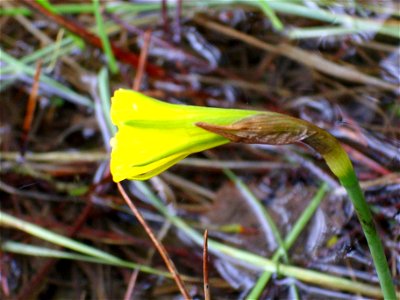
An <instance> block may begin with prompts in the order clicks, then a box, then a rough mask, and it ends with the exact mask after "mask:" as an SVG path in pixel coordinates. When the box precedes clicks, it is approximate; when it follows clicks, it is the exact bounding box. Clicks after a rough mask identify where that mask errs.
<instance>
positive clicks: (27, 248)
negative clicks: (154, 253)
mask: <svg viewBox="0 0 400 300" xmlns="http://www.w3.org/2000/svg"><path fill="white" fill-rule="evenodd" d="M1 250H2V251H4V252H11V253H17V254H22V255H30V256H35V257H46V258H59V259H69V260H79V261H85V262H90V263H97V264H105V265H111V266H119V267H124V268H130V269H136V268H138V269H140V270H141V271H143V272H146V273H149V274H154V275H159V276H164V277H167V278H171V274H170V273H168V272H165V271H160V270H157V269H154V268H151V267H148V266H145V265H140V264H136V263H132V262H129V261H124V260H119V261H118V262H117V261H108V260H104V259H101V258H98V257H94V256H88V255H81V254H77V253H73V252H66V251H61V250H55V249H50V248H46V247H41V246H35V245H30V244H25V243H18V242H14V241H6V242H4V243H2V244H1Z"/></svg>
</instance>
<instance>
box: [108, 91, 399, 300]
mask: <svg viewBox="0 0 400 300" xmlns="http://www.w3.org/2000/svg"><path fill="white" fill-rule="evenodd" d="M111 119H112V122H113V123H114V124H115V125H116V126H117V127H118V132H117V134H116V135H115V137H114V138H113V139H112V140H111V145H112V152H111V173H112V175H113V179H114V181H116V182H119V181H121V180H123V179H140V180H144V179H148V178H150V177H152V176H155V175H157V174H159V173H161V172H162V171H164V170H166V169H167V168H169V167H170V166H172V165H173V164H175V163H176V162H178V161H179V160H181V159H183V158H185V157H186V156H188V155H189V154H191V153H194V152H199V151H203V150H206V149H209V148H212V147H216V146H219V145H222V144H225V143H228V142H230V141H232V142H241V143H250V144H273V145H282V144H291V143H296V142H303V143H305V144H307V145H309V146H311V147H312V148H314V149H315V150H316V151H317V152H319V153H320V154H321V156H322V157H323V158H324V159H325V161H326V163H327V164H328V166H329V168H330V169H331V171H332V172H333V173H334V174H335V175H336V176H337V177H338V178H339V180H340V182H341V183H342V185H343V186H344V187H345V189H346V190H347V192H348V194H349V197H350V199H351V200H352V202H353V204H354V207H355V210H356V212H357V215H358V216H359V218H360V220H361V225H362V227H363V230H364V233H365V236H366V239H367V241H368V245H369V247H370V249H371V254H372V257H373V260H374V263H375V266H376V270H377V273H378V277H379V280H380V283H381V287H382V289H383V294H384V296H385V297H384V298H385V299H386V298H387V299H394V298H396V294H395V291H394V286H393V281H392V279H391V274H390V271H389V268H388V264H387V260H386V257H385V254H384V251H383V247H382V244H381V242H380V239H379V236H378V234H377V231H376V229H375V226H374V222H373V219H372V214H371V212H370V210H369V207H368V204H367V203H366V202H365V199H364V196H363V193H362V191H361V188H360V186H359V183H358V180H357V177H356V175H355V172H354V169H353V166H352V164H351V161H350V159H349V158H348V156H347V154H346V152H345V151H344V150H343V148H342V147H341V145H340V143H339V142H338V141H337V140H336V139H335V138H334V137H333V136H332V135H330V134H329V133H328V132H326V131H324V130H322V129H321V128H318V127H317V126H315V125H313V124H311V123H309V122H306V121H304V120H300V119H296V118H293V117H290V116H286V115H282V114H278V113H273V112H258V111H251V110H237V109H218V108H206V107H197V106H185V105H174V104H168V103H165V102H161V101H158V100H155V99H152V98H150V97H146V96H144V95H142V94H140V93H137V92H134V91H130V90H122V89H121V90H118V91H116V92H115V94H114V97H113V98H112V106H111Z"/></svg>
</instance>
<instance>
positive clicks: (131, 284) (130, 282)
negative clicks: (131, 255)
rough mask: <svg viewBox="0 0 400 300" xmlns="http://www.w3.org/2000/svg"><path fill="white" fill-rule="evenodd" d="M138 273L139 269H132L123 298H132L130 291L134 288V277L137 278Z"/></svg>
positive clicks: (125, 299)
mask: <svg viewBox="0 0 400 300" xmlns="http://www.w3.org/2000/svg"><path fill="white" fill-rule="evenodd" d="M138 274H139V269H135V270H133V271H132V274H131V277H130V279H129V284H128V288H127V289H126V292H125V295H124V300H130V299H132V293H133V290H134V288H135V284H136V279H137V276H138Z"/></svg>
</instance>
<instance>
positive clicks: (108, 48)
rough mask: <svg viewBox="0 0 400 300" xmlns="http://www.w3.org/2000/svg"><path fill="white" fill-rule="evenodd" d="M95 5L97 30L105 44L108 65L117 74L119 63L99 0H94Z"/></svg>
mask: <svg viewBox="0 0 400 300" xmlns="http://www.w3.org/2000/svg"><path fill="white" fill-rule="evenodd" d="M93 6H94V15H95V17H96V23H97V31H98V34H99V36H100V40H101V43H102V44H103V49H104V52H105V54H106V56H107V62H108V66H109V67H110V70H111V72H112V73H113V74H116V73H117V72H118V65H117V62H116V60H115V57H114V53H113V51H112V48H111V44H110V41H109V40H108V36H107V32H106V30H105V28H104V21H103V17H102V16H101V12H100V3H99V0H93Z"/></svg>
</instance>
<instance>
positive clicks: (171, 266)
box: [117, 182, 190, 299]
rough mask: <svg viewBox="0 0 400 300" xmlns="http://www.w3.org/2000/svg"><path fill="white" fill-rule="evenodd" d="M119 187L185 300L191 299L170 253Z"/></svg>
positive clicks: (119, 186)
mask: <svg viewBox="0 0 400 300" xmlns="http://www.w3.org/2000/svg"><path fill="white" fill-rule="evenodd" d="M117 186H118V190H119V192H120V193H121V195H122V197H123V198H124V200H125V201H126V203H127V204H128V206H129V208H130V209H131V210H132V212H133V214H134V215H135V217H136V218H137V219H138V221H139V222H140V224H142V226H143V228H144V230H145V231H146V233H147V234H148V236H149V237H150V239H151V241H152V242H153V244H154V246H155V247H156V248H157V250H158V252H159V253H160V255H161V257H162V259H163V260H164V262H165V265H166V266H167V268H168V270H169V272H170V273H171V274H172V276H173V278H174V280H175V282H176V284H177V286H178V288H179V290H180V292H181V294H182V296H183V297H184V298H185V299H190V296H189V293H188V291H187V290H186V287H185V285H184V284H183V281H182V279H181V277H180V276H179V274H178V271H177V269H176V267H175V265H174V263H173V262H172V260H171V259H170V257H169V256H168V253H167V251H166V250H165V248H164V246H163V245H162V244H161V243H160V242H159V241H158V240H157V238H156V237H155V235H154V234H153V232H152V231H151V229H150V227H149V225H147V222H146V221H145V219H144V218H143V216H142V215H141V213H140V212H139V210H138V209H137V208H136V206H135V205H134V204H133V202H132V201H131V199H130V198H129V196H128V195H127V193H126V192H125V190H124V188H123V187H122V185H121V184H120V183H119V182H118V183H117Z"/></svg>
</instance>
